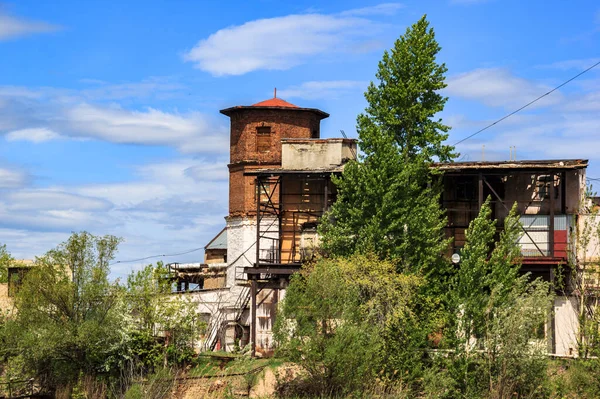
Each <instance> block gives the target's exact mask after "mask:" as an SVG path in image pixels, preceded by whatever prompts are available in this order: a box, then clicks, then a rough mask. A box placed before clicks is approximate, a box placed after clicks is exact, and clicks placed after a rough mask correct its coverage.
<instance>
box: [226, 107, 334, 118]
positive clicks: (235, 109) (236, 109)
mask: <svg viewBox="0 0 600 399" xmlns="http://www.w3.org/2000/svg"><path fill="white" fill-rule="evenodd" d="M245 110H251V111H256V110H260V111H262V110H278V111H291V112H312V113H313V114H316V115H317V116H318V117H319V119H325V118H328V117H329V114H328V113H327V112H324V111H321V110H320V109H317V108H301V107H277V106H262V105H258V106H255V105H238V106H235V107H229V108H225V109H222V110H220V111H219V112H220V113H222V114H223V115H226V116H229V117H230V116H231V115H233V114H234V113H237V112H240V111H245Z"/></svg>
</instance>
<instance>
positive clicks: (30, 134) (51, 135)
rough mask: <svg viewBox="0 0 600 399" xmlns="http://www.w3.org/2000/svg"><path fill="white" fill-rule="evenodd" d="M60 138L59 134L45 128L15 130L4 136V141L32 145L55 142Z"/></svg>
mask: <svg viewBox="0 0 600 399" xmlns="http://www.w3.org/2000/svg"><path fill="white" fill-rule="evenodd" d="M60 138H61V135H60V134H58V133H56V132H53V131H52V130H50V129H47V128H32V129H21V130H15V131H12V132H9V133H8V134H7V135H6V140H8V141H30V142H32V143H43V142H45V141H50V140H57V139H60Z"/></svg>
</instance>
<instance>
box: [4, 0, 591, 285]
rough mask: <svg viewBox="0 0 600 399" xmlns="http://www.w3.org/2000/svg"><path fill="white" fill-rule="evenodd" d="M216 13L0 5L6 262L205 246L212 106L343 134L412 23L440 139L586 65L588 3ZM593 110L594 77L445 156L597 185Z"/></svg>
mask: <svg viewBox="0 0 600 399" xmlns="http://www.w3.org/2000/svg"><path fill="white" fill-rule="evenodd" d="M218 3H219V2H199V1H191V0H189V1H184V0H171V1H166V0H165V1H158V0H144V1H137V0H124V1H119V2H117V1H114V2H113V1H105V0H102V1H85V2H82V1H75V0H55V1H52V2H49V1H48V2H40V1H37V0H19V1H16V0H15V1H13V2H5V3H0V60H1V62H0V243H5V244H6V245H7V247H8V249H9V250H10V251H11V252H12V253H13V255H14V256H15V257H18V258H32V257H33V256H35V255H40V254H42V253H44V252H45V251H46V250H48V249H50V248H52V247H54V246H55V245H56V244H57V243H59V242H61V241H62V240H64V239H65V238H67V237H68V235H69V233H70V232H71V231H79V230H84V229H85V230H88V231H90V232H92V233H95V234H115V235H118V236H120V237H123V239H124V243H123V244H122V246H121V249H120V252H119V254H118V258H117V259H118V260H123V261H126V260H131V259H136V258H141V257H145V256H151V255H158V254H173V253H181V252H187V251H189V250H193V249H195V248H200V247H203V246H204V245H205V244H206V243H207V242H208V240H209V239H210V238H211V237H212V236H213V235H214V234H215V233H217V232H218V231H219V230H220V229H221V228H222V227H223V226H224V223H225V221H224V216H225V215H226V213H227V167H226V165H227V161H228V152H227V149H228V148H227V146H228V122H229V121H228V119H227V118H226V117H225V116H223V115H220V114H219V112H218V111H219V109H222V108H227V107H230V106H234V105H249V104H253V103H255V102H258V101H261V100H264V99H267V98H270V97H271V96H272V92H273V88H274V87H277V89H278V94H279V97H281V98H284V99H286V100H288V101H290V102H293V103H295V104H298V105H301V106H305V107H316V108H320V109H322V110H324V111H326V112H329V113H330V114H331V117H330V118H329V119H326V120H325V121H324V122H323V125H322V135H323V136H324V137H336V136H339V130H341V129H342V130H344V131H345V132H346V133H347V134H348V135H349V136H356V133H355V127H354V126H355V119H356V115H357V114H358V113H359V112H361V110H362V109H364V106H365V102H364V99H363V95H362V93H363V91H364V89H365V87H366V85H367V84H368V82H369V81H370V80H372V79H373V77H374V74H375V70H376V67H377V62H378V60H379V59H380V58H381V55H382V52H383V50H384V49H386V48H389V47H391V46H392V44H393V42H394V40H395V39H396V38H397V37H398V36H399V35H400V34H402V33H403V32H404V31H405V29H406V27H407V26H408V25H410V24H411V23H413V22H415V21H416V20H417V19H419V18H420V17H421V16H422V15H423V14H425V13H426V14H428V18H429V19H430V21H431V23H432V26H433V27H434V28H435V31H436V34H437V39H438V41H439V42H440V44H441V46H442V48H443V50H442V52H441V54H440V61H441V62H444V63H446V65H447V67H448V79H447V81H448V88H447V89H446V90H445V93H446V95H447V96H449V97H450V100H449V102H448V104H447V107H446V110H445V111H444V113H443V115H442V117H443V118H444V120H445V121H446V122H447V123H448V124H450V125H451V126H452V127H453V130H452V132H451V135H450V142H451V144H452V143H455V142H457V141H459V140H460V139H462V138H464V137H466V136H468V135H469V134H471V133H473V132H475V131H477V130H479V129H480V128H482V127H484V126H486V125H487V124H489V123H491V122H493V121H494V120H495V119H498V118H500V117H502V116H503V115H505V114H507V113H509V112H511V111H512V110H514V109H516V108H518V107H520V106H521V105H523V104H525V103H527V102H529V101H530V100H532V99H533V98H535V97H537V96H539V95H541V94H543V93H545V92H546V91H548V90H549V89H551V88H552V87H554V86H556V85H558V84H560V83H562V82H563V81H565V80H567V79H569V78H570V77H572V76H574V75H576V74H577V73H579V72H580V71H582V70H583V69H585V68H586V67H588V66H590V65H593V64H594V63H595V62H598V61H600V44H599V43H600V5H598V3H597V2H596V1H594V0H588V1H584V0H581V1H577V2H566V1H562V0H528V1H522V0H488V1H485V0H438V1H422V0H414V1H405V2H402V3H380V2H376V1H374V2H373V1H354V0H345V1H328V2H321V4H320V2H311V1H304V0H299V1H295V2H282V1H274V0H261V1H229V2H221V3H222V4H224V5H218ZM599 111H600V67H598V68H597V69H596V70H592V71H590V72H589V73H587V74H585V75H583V76H582V77H581V78H579V79H578V80H576V81H574V82H572V83H570V84H569V85H568V86H566V87H564V88H563V89H561V90H559V91H557V92H555V93H553V94H552V95H550V96H548V97H546V98H544V100H542V101H540V102H538V103H536V104H535V106H533V107H531V108H529V109H527V110H526V111H525V112H521V113H519V114H517V115H516V116H514V117H512V118H510V119H508V120H506V121H504V122H502V123H501V124H499V125H497V126H495V127H493V128H491V129H489V130H487V131H485V132H484V133H482V134H480V135H478V136H476V137H474V138H473V139H471V140H468V141H466V142H464V143H462V144H461V145H459V147H458V150H459V151H460V153H461V160H479V159H481V152H482V151H481V149H482V145H485V157H486V159H488V160H490V159H494V160H502V159H508V157H509V146H516V147H517V157H518V158H519V159H539V158H589V159H590V162H591V166H590V168H589V172H588V173H589V175H590V176H592V177H600V134H598V131H599V130H600V112H599ZM201 259H202V252H201V251H196V252H191V253H188V254H185V255H179V256H174V257H169V258H166V260H167V261H199V260H201ZM141 263H143V262H129V263H119V264H116V265H115V266H114V267H113V268H114V269H113V274H114V275H115V276H122V275H124V274H126V273H127V272H128V271H129V270H131V269H132V268H135V267H139V266H140V264H141Z"/></svg>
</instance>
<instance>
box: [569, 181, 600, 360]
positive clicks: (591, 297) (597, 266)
mask: <svg viewBox="0 0 600 399" xmlns="http://www.w3.org/2000/svg"><path fill="white" fill-rule="evenodd" d="M595 196H596V194H595V193H594V192H592V188H591V187H588V190H587V192H586V195H585V198H584V200H583V203H582V204H580V207H579V208H580V214H579V218H578V220H576V221H575V224H574V225H573V226H571V231H572V234H571V238H570V240H569V242H570V244H571V245H570V250H571V253H572V256H571V258H570V259H569V265H568V266H569V267H568V269H567V270H568V272H569V279H567V280H568V281H567V284H566V285H565V286H563V287H562V288H563V292H564V293H565V295H568V296H572V297H573V298H574V299H575V302H576V310H577V321H578V329H579V330H578V332H577V350H578V354H579V356H581V357H583V358H588V357H590V356H599V355H600V296H599V295H598V285H599V284H600V261H599V258H598V255H597V254H598V252H599V250H600V209H599V208H598V206H596V205H594V202H593V201H592V198H593V197H595Z"/></svg>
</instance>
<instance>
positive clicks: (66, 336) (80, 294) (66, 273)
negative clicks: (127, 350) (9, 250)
mask: <svg viewBox="0 0 600 399" xmlns="http://www.w3.org/2000/svg"><path fill="white" fill-rule="evenodd" d="M119 241H120V240H119V239H118V238H116V237H113V236H103V237H97V236H93V235H91V234H89V233H86V232H82V233H73V234H72V235H71V236H70V238H69V239H68V240H67V241H66V242H64V243H62V244H60V245H59V246H58V247H57V248H56V249H53V250H50V251H49V252H47V253H46V254H45V255H44V256H42V257H40V258H37V259H36V262H35V265H34V266H33V267H32V268H31V270H30V271H29V272H28V273H27V274H26V276H25V278H24V280H23V284H22V286H21V287H20V289H19V291H18V294H17V297H16V307H17V310H18V311H17V313H16V317H15V318H14V319H12V320H9V321H8V322H7V329H8V330H9V333H10V334H9V335H10V337H11V339H10V342H9V351H10V352H11V356H12V357H13V360H14V361H16V362H18V363H20V364H22V365H23V373H24V374H25V375H36V376H38V377H39V378H40V381H41V383H42V385H43V386H45V387H57V386H65V385H69V384H72V383H74V382H75V381H76V380H77V379H78V378H79V376H80V375H81V374H85V375H97V374H100V373H104V372H106V371H107V370H106V368H105V365H106V363H105V361H106V359H107V358H108V357H109V356H110V355H111V354H112V353H114V351H115V350H117V349H118V348H120V347H121V346H122V345H123V342H125V341H126V340H127V337H126V334H125V326H126V323H125V321H126V320H125V317H124V312H123V308H122V303H123V301H122V290H121V289H120V288H119V286H118V285H117V284H115V283H111V282H110V281H109V280H108V273H109V262H110V261H111V260H112V259H113V257H114V255H115V253H116V251H117V246H118V243H119Z"/></svg>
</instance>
